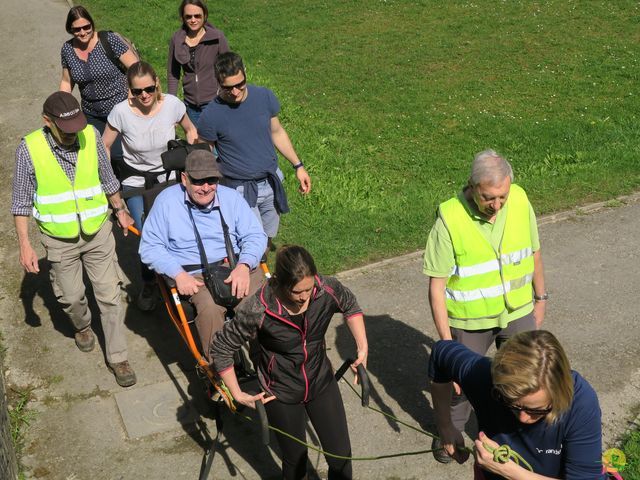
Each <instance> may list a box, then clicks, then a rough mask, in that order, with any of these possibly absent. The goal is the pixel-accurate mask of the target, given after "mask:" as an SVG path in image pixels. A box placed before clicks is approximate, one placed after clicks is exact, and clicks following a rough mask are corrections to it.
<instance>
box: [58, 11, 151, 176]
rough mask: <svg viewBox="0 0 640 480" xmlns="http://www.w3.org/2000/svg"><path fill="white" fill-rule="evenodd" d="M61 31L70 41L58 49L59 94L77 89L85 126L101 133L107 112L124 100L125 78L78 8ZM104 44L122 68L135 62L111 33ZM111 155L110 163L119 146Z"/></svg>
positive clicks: (119, 151) (90, 20) (118, 154)
mask: <svg viewBox="0 0 640 480" xmlns="http://www.w3.org/2000/svg"><path fill="white" fill-rule="evenodd" d="M65 28H66V30H67V32H68V33H69V34H70V35H72V36H73V37H72V38H71V39H70V40H68V41H66V42H65V43H64V44H63V45H62V50H61V52H60V56H61V59H62V80H61V81H60V90H62V91H63V92H69V93H71V91H72V90H73V87H74V86H75V85H78V89H79V90H80V98H81V100H82V102H81V106H82V111H83V112H84V114H85V116H86V117H87V122H89V123H90V124H91V125H93V126H94V127H96V129H97V130H98V131H99V132H100V133H103V132H104V128H105V126H106V123H107V117H108V116H109V112H111V109H112V108H113V107H114V106H115V105H116V104H118V103H120V102H122V101H123V100H125V99H126V98H127V77H126V75H125V74H124V73H122V72H121V71H120V69H119V68H118V66H116V65H115V64H114V63H113V62H112V61H111V60H110V59H109V57H108V56H107V53H106V51H105V49H104V46H103V45H102V43H101V42H100V40H99V38H98V32H97V31H96V27H95V23H94V22H93V18H91V15H90V14H89V12H88V11H87V9H86V8H84V7H83V6H82V5H76V6H75V7H72V8H71V9H70V10H69V13H68V14H67V21H66V24H65ZM106 40H107V42H109V46H110V47H111V50H112V51H113V52H114V54H115V55H116V56H118V58H119V60H120V62H122V64H123V65H124V66H125V67H129V66H131V65H132V64H134V63H135V62H137V61H138V58H137V57H136V55H135V54H134V53H133V52H132V51H131V49H130V48H129V46H128V45H127V44H125V43H124V42H123V41H122V40H121V38H120V37H119V36H118V35H116V34H115V33H113V32H108V33H107V37H106ZM111 153H112V161H114V160H116V159H117V160H119V159H120V157H121V156H122V149H121V148H120V143H119V142H114V145H113V148H112V152H111ZM114 163H116V162H114Z"/></svg>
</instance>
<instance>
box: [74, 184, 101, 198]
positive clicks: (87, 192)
mask: <svg viewBox="0 0 640 480" xmlns="http://www.w3.org/2000/svg"><path fill="white" fill-rule="evenodd" d="M75 192H76V198H89V197H96V196H98V195H100V194H101V193H102V187H101V186H100V185H96V186H95V187H89V188H85V189H84V190H76V191H75Z"/></svg>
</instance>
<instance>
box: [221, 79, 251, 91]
mask: <svg viewBox="0 0 640 480" xmlns="http://www.w3.org/2000/svg"><path fill="white" fill-rule="evenodd" d="M246 84H247V79H246V78H245V79H244V80H242V81H241V82H238V83H236V84H235V85H220V90H224V91H225V92H230V91H231V90H233V89H234V88H237V89H238V90H242V89H243V88H244V86H245V85H246Z"/></svg>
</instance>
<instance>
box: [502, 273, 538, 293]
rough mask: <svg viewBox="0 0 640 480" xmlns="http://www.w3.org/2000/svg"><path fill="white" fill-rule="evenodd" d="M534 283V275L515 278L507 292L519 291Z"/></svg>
mask: <svg viewBox="0 0 640 480" xmlns="http://www.w3.org/2000/svg"><path fill="white" fill-rule="evenodd" d="M532 281H533V274H528V275H525V276H524V277H520V278H514V279H513V280H511V281H510V282H509V285H508V289H507V292H510V291H511V290H517V289H519V288H522V287H524V286H525V285H527V284H529V283H531V282H532Z"/></svg>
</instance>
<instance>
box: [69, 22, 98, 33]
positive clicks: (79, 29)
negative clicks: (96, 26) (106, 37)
mask: <svg viewBox="0 0 640 480" xmlns="http://www.w3.org/2000/svg"><path fill="white" fill-rule="evenodd" d="M92 28H93V26H92V25H91V24H90V23H87V24H86V25H80V26H79V27H71V31H72V32H73V33H80V32H82V31H83V30H86V31H87V32H88V31H89V30H91V29H92Z"/></svg>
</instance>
